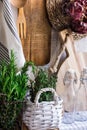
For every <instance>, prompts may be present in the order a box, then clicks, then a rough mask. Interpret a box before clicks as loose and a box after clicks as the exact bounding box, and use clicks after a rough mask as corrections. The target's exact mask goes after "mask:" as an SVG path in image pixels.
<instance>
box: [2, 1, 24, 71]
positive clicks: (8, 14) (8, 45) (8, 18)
mask: <svg viewBox="0 0 87 130" xmlns="http://www.w3.org/2000/svg"><path fill="white" fill-rule="evenodd" d="M0 42H1V44H2V45H3V48H5V50H8V53H2V54H3V57H2V58H5V56H4V55H7V57H10V52H11V50H13V51H14V54H15V57H16V58H15V62H16V64H17V67H18V69H20V68H21V67H22V66H23V65H24V63H25V57H24V54H23V49H22V44H21V40H20V38H19V35H18V31H17V28H16V24H15V22H14V18H13V14H12V10H11V5H10V3H9V0H0ZM1 49H2V48H1V46H0V50H1ZM0 57H1V53H0ZM0 60H1V59H0ZM8 60H9V58H8Z"/></svg>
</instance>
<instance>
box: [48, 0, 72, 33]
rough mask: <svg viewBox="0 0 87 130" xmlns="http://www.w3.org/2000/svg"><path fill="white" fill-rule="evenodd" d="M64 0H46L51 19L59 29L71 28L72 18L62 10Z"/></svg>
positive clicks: (53, 24)
mask: <svg viewBox="0 0 87 130" xmlns="http://www.w3.org/2000/svg"><path fill="white" fill-rule="evenodd" d="M62 2H63V0H46V8H47V13H48V17H49V20H50V22H51V24H52V26H53V28H55V29H56V30H58V31H62V30H63V29H67V28H69V23H70V18H69V16H67V15H64V13H63V12H62V8H61V5H62Z"/></svg>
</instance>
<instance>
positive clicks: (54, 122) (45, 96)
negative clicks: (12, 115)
mask: <svg viewBox="0 0 87 130" xmlns="http://www.w3.org/2000/svg"><path fill="white" fill-rule="evenodd" d="M34 75H35V78H34V80H30V85H29V90H30V93H29V96H30V98H28V100H27V102H26V104H25V107H24V109H23V122H24V123H25V125H26V126H27V127H28V128H29V130H32V129H33V130H36V129H54V128H57V127H58V125H59V124H60V123H61V119H62V112H63V105H62V102H63V101H62V99H61V98H59V97H58V95H57V93H56V91H55V89H56V82H57V75H56V73H54V74H53V73H49V72H48V71H46V70H44V69H42V68H38V67H36V70H35V71H34Z"/></svg>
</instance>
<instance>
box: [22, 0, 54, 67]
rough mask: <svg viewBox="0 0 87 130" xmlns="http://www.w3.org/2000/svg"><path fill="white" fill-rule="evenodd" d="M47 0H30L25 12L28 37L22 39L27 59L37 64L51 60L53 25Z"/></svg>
mask: <svg viewBox="0 0 87 130" xmlns="http://www.w3.org/2000/svg"><path fill="white" fill-rule="evenodd" d="M45 4H46V2H45V0H28V1H27V3H26V5H25V7H24V12H25V16H26V19H27V39H25V40H22V44H23V49H24V54H25V58H26V60H28V61H29V60H31V61H33V62H34V63H35V64H36V65H44V64H47V63H48V62H49V60H50V47H51V26H50V24H49V22H48V17H47V12H46V6H45Z"/></svg>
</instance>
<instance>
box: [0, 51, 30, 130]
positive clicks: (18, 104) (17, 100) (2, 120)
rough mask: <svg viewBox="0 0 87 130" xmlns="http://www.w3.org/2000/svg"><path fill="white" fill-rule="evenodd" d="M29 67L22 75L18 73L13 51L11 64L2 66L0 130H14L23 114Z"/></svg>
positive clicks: (0, 68)
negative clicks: (21, 113) (19, 116)
mask: <svg viewBox="0 0 87 130" xmlns="http://www.w3.org/2000/svg"><path fill="white" fill-rule="evenodd" d="M27 66H28V64H27ZM27 66H26V65H24V67H23V68H22V70H21V73H20V72H18V73H17V71H18V69H17V66H16V64H15V56H14V53H13V51H11V58H10V61H9V63H8V64H6V63H5V61H4V62H2V63H1V65H0V128H1V129H2V130H13V128H14V126H15V123H16V119H17V117H18V115H19V113H20V112H21V109H22V105H23V101H24V98H25V95H26V92H27V90H28V87H27V86H28V85H27V82H28V76H27V74H26V71H27Z"/></svg>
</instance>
